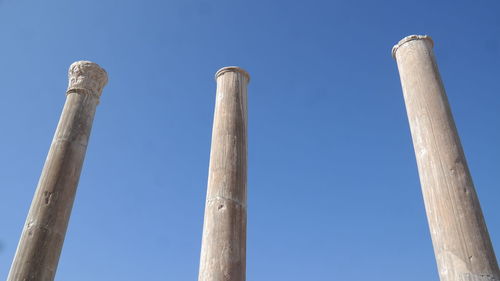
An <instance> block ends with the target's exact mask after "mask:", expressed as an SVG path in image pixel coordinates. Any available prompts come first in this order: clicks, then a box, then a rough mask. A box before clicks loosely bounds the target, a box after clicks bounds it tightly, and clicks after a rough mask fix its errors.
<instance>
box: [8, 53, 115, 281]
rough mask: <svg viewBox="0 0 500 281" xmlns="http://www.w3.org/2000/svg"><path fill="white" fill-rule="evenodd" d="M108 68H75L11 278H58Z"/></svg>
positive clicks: (81, 64) (78, 64) (25, 280)
mask: <svg viewBox="0 0 500 281" xmlns="http://www.w3.org/2000/svg"><path fill="white" fill-rule="evenodd" d="M106 82H107V74H106V72H105V71H104V70H103V69H102V68H100V67H99V66H98V65H97V64H95V63H91V62H87V61H79V62H75V63H73V64H72V65H71V67H70V69H69V86H68V91H67V97H66V103H65V104H64V108H63V112H62V114H61V118H60V120H59V124H58V126H57V129H56V132H55V135H54V139H53V141H52V144H51V146H50V150H49V153H48V156H47V159H46V161H45V165H44V167H43V170H42V174H41V176H40V180H39V182H38V187H37V189H36V192H35V196H34V198H33V202H32V203H31V208H30V210H29V213H28V218H27V219H26V224H25V226H24V229H23V232H22V234H21V239H20V241H19V245H18V247H17V251H16V254H15V257H14V261H13V262H12V266H11V269H10V272H9V276H8V278H7V280H8V281H52V280H54V276H55V273H56V268H57V264H58V261H59V256H60V254H61V250H62V246H63V242H64V236H65V234H66V228H67V226H68V221H69V217H70V213H71V208H72V206H73V201H74V198H75V192H76V188H77V185H78V180H79V178H80V172H81V169H82V165H83V160H84V157H85V152H86V150H87V144H88V140H89V136H90V130H91V128H92V121H93V119H94V114H95V110H96V106H97V104H98V102H99V97H100V95H101V92H102V88H103V87H104V85H105V84H106Z"/></svg>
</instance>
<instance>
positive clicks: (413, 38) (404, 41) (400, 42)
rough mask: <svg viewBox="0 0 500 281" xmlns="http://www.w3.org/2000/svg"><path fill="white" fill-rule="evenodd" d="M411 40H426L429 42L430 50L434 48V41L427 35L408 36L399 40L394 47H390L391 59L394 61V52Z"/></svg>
mask: <svg viewBox="0 0 500 281" xmlns="http://www.w3.org/2000/svg"><path fill="white" fill-rule="evenodd" d="M413 40H426V41H427V42H429V44H430V48H431V49H432V47H434V41H432V38H431V37H430V36H429V35H410V36H406V37H405V38H403V39H401V40H400V41H399V42H398V43H397V44H396V45H394V47H392V57H393V58H394V59H396V51H397V50H398V48H399V47H401V46H402V45H404V44H406V43H408V42H410V41H413Z"/></svg>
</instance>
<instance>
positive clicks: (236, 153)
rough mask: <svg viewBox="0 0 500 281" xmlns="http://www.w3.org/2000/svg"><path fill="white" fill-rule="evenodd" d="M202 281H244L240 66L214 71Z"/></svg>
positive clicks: (243, 79)
mask: <svg viewBox="0 0 500 281" xmlns="http://www.w3.org/2000/svg"><path fill="white" fill-rule="evenodd" d="M216 80H217V93H216V103H215V115H214V124H213V131H212V148H211V152H210V167H209V174H208V188H207V200H206V205H205V220H204V226H203V239H202V240H203V241H202V248H201V257H200V271H199V277H198V280H199V281H244V280H245V274H246V272H245V271H246V268H245V267H246V223H247V84H248V82H249V75H248V73H247V72H246V71H244V70H243V69H241V68H238V67H225V68H222V69H221V70H219V71H218V72H217V74H216Z"/></svg>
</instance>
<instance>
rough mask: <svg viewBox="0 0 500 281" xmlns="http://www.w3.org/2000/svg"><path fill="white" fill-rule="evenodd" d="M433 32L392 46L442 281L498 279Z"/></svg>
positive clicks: (489, 280)
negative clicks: (452, 111)
mask: <svg viewBox="0 0 500 281" xmlns="http://www.w3.org/2000/svg"><path fill="white" fill-rule="evenodd" d="M432 47H433V42H432V39H431V38H430V37H428V36H419V35H412V36H408V37H406V38H404V39H402V40H401V41H400V42H399V43H398V44H397V45H396V46H394V48H393V49H392V55H393V57H394V58H395V59H396V61H397V64H398V69H399V74H400V77H401V84H402V87H403V95H404V100H405V104H406V110H407V113H408V119H409V123H410V129H411V135H412V139H413V145H414V148H415V155H416V159H417V166H418V172H419V176H420V183H421V186H422V193H423V197H424V203H425V209H426V213H427V219H428V222H429V228H430V232H431V237H432V243H433V246H434V253H435V255H436V261H437V265H438V270H439V276H440V279H441V281H493V280H495V281H498V280H500V272H499V269H498V264H497V260H496V258H495V253H494V251H493V247H492V245H491V241H490V237H489V235H488V230H487V229H486V224H485V221H484V218H483V214H482V211H481V207H480V205H479V200H478V198H477V194H476V191H475V189H474V185H473V183H472V178H471V175H470V172H469V168H468V167H467V162H466V159H465V156H464V152H463V149H462V145H461V143H460V139H459V136H458V133H457V129H456V127H455V122H454V121H453V116H452V114H451V110H450V106H449V104H448V99H447V97H446V93H445V90H444V86H443V83H442V81H441V77H440V75H439V71H438V68H437V65H436V61H435V58H434V53H433V51H432Z"/></svg>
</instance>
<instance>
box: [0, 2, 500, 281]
mask: <svg viewBox="0 0 500 281" xmlns="http://www.w3.org/2000/svg"><path fill="white" fill-rule="evenodd" d="M499 12H500V2H498V1H443V0H441V1H436V0H433V1H428V0H419V1H293V0H292V1H269V0H268V1H261V0H254V1H239V0H233V1H229V0H212V1H194V0H175V1H152V0H151V1H150V0H143V1H126V0H121V1H103V0H101V1H98V0H87V1H67V0H66V1H63V0H60V1H55V0H46V1H27V0H15V1H14V0H0V36H1V40H0V42H1V43H0V93H1V97H2V100H1V102H0V105H1V106H2V108H1V110H0V128H2V138H0V148H1V149H2V152H1V155H2V157H0V222H2V223H1V227H0V230H1V231H0V245H1V247H0V279H2V278H4V279H5V278H6V277H7V273H8V270H9V267H10V263H11V261H12V257H13V255H14V252H15V248H16V246H17V242H18V239H19V235H20V233H21V230H22V227H23V224H24V220H25V218H26V215H27V211H28V208H29V205H30V203H31V199H32V196H33V193H34V190H35V187H36V184H37V181H38V177H39V175H40V172H41V169H42V167H43V163H44V160H45V157H46V154H47V152H48V148H49V145H50V142H51V140H52V136H53V133H54V130H55V127H56V125H57V121H58V118H59V116H60V113H61V109H62V106H63V104H64V101H65V90H66V86H67V69H68V67H69V65H70V64H71V63H72V62H74V61H77V60H82V59H85V60H91V61H94V62H96V63H98V64H100V65H101V66H102V67H103V68H105V69H106V70H107V71H108V73H109V84H108V85H107V86H106V88H105V89H104V92H103V96H102V98H101V103H100V104H99V106H98V108H97V114H96V118H95V121H94V127H93V131H92V135H91V139H90V144H89V148H88V151H87V156H86V159H85V164H84V168H83V172H82V175H81V179H80V184H79V187H78V192H77V197H76V201H75V205H74V208H73V212H72V216H71V221H70V225H69V230H68V233H67V236H66V241H65V244H64V249H63V252H62V255H61V260H60V263H59V268H58V273H57V276H56V280H59V281H66V280H68V281H83V280H85V281H87V280H93V281H109V280H121V281H137V280H149V281H156V280H173V281H188V280H190V281H191V280H196V278H197V273H198V263H199V252H200V245H201V232H202V223H203V208H204V203H205V202H204V201H205V193H206V182H207V173H208V161H209V151H210V139H211V128H212V117H213V109H214V101H215V81H214V78H213V76H214V73H215V72H216V71H217V70H218V69H219V68H221V67H223V66H228V65H238V66H241V67H243V68H245V69H246V70H247V71H248V72H249V73H250V75H251V77H252V78H251V81H250V84H249V97H248V101H249V104H248V109H249V171H248V176H249V178H248V188H249V189H248V197H249V198H248V205H249V207H248V245H247V249H248V250H247V252H248V256H247V280H249V281H252V280H258V281H279V280H286V281H295V280H297V281H298V280H301V281H303V280H311V281H315V280H318V281H320V280H321V281H323V280H343V281H351V280H352V281H354V280H365V279H366V276H370V280H374V281H375V280H380V281H401V280H406V281H414V280H415V281H417V280H419V281H421V280H427V281H437V280H438V275H437V271H436V266H435V261H434V255H433V251H432V245H431V241H430V236H429V231H428V227H427V222H426V217H425V211H424V206H423V201H422V195H421V192H420V184H419V181H418V174H417V168H416V163H415V157H414V153H413V147H412V144H411V138H410V131H409V128H408V122H407V117H406V112H405V108H404V103H403V97H402V92H401V86H400V82H399V75H398V72H397V67H396V63H395V61H394V60H393V59H392V58H391V48H392V46H393V45H394V44H395V43H396V42H397V41H399V40H400V39H401V38H403V37H404V36H406V35H410V34H428V35H430V36H432V38H433V39H434V41H435V47H434V51H435V53H436V56H437V59H438V64H439V67H440V71H441V74H442V77H443V80H444V83H445V87H446V89H447V92H448V96H449V99H450V103H451V106H452V110H453V113H454V116H455V121H456V123H457V127H458V130H459V133H460V136H461V138H462V142H463V145H464V149H465V153H466V155H467V158H468V162H469V166H470V169H471V172H472V176H473V178H474V182H475V184H476V188H477V191H478V194H479V197H480V200H481V204H482V207H483V212H484V215H485V218H486V221H487V224H488V228H489V231H490V235H491V237H492V240H493V243H494V247H495V249H496V251H497V253H498V252H500V209H499V207H498V198H499V196H500V189H499V188H498V182H499V178H498V177H499V176H498V171H499V169H500V162H499V161H498V159H499V158H500V146H499V145H498V144H499V143H500V131H499V130H498V128H499V127H498V124H499V123H500V115H499V114H498V112H499V111H498V108H499V107H500V95H499V93H500V84H498V80H499V77H500V67H499V66H500V16H499Z"/></svg>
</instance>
